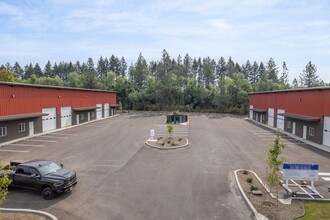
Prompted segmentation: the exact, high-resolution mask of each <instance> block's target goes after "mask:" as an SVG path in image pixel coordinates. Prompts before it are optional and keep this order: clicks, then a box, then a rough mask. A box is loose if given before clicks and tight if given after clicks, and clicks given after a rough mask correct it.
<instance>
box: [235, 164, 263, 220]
mask: <svg viewBox="0 0 330 220" xmlns="http://www.w3.org/2000/svg"><path fill="white" fill-rule="evenodd" d="M239 171H244V170H243V169H239V170H235V179H236V183H237V186H238V189H239V191H240V192H241V194H242V196H243V198H244V200H245V202H246V204H247V205H248V207H249V208H250V210H251V211H252V213H253V215H254V216H255V218H256V219H257V220H268V218H267V217H266V216H264V215H262V214H260V213H259V212H257V210H256V209H255V208H254V206H253V205H252V203H251V202H250V200H249V198H248V197H247V196H246V194H245V192H244V190H243V188H242V186H241V184H240V182H239V181H238V176H237V172H239ZM247 171H249V172H251V173H253V174H254V175H255V176H256V177H257V179H258V180H259V181H260V179H259V177H258V176H257V175H256V174H255V173H254V172H253V171H250V170H247ZM261 184H262V182H261Z"/></svg>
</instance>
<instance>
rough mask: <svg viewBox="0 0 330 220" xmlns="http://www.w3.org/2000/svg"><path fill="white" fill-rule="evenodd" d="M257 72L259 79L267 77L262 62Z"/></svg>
mask: <svg viewBox="0 0 330 220" xmlns="http://www.w3.org/2000/svg"><path fill="white" fill-rule="evenodd" d="M258 72H259V78H261V77H266V76H267V74H266V68H265V65H264V63H263V62H260V65H259V70H258Z"/></svg>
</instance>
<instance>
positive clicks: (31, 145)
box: [8, 144, 46, 147]
mask: <svg viewBox="0 0 330 220" xmlns="http://www.w3.org/2000/svg"><path fill="white" fill-rule="evenodd" d="M8 146H20V147H46V146H45V145H36V144H8Z"/></svg>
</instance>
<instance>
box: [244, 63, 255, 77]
mask: <svg viewBox="0 0 330 220" xmlns="http://www.w3.org/2000/svg"><path fill="white" fill-rule="evenodd" d="M243 73H244V76H245V78H246V79H248V80H249V81H250V82H251V77H253V76H252V74H253V72H252V66H251V63H250V60H247V61H246V64H245V65H244V68H243Z"/></svg>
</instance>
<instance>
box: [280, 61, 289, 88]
mask: <svg viewBox="0 0 330 220" xmlns="http://www.w3.org/2000/svg"><path fill="white" fill-rule="evenodd" d="M280 82H281V83H283V84H288V83H289V69H288V67H287V66H286V63H285V62H283V65H282V74H281V77H280Z"/></svg>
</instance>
